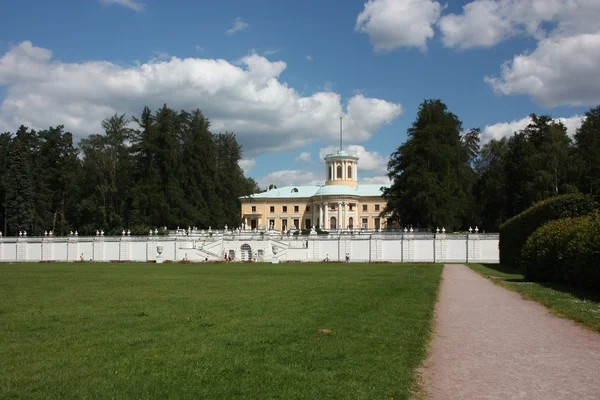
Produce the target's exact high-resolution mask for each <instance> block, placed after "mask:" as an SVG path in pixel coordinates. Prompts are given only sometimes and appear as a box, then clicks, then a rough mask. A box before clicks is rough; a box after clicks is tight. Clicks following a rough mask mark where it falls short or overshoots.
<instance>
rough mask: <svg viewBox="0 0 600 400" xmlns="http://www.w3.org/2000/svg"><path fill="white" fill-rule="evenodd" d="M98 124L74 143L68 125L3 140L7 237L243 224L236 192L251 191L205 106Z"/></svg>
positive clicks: (0, 159) (0, 180) (0, 156)
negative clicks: (99, 129) (203, 109)
mask: <svg viewBox="0 0 600 400" xmlns="http://www.w3.org/2000/svg"><path fill="white" fill-rule="evenodd" d="M133 121H134V122H136V124H135V125H137V126H138V127H137V128H135V129H134V128H131V127H130V126H131V125H132V124H130V122H129V121H128V120H127V119H126V117H125V115H114V116H113V117H111V118H108V119H106V120H104V121H103V122H102V128H103V130H104V132H103V133H97V134H92V135H89V136H88V137H86V138H85V139H82V140H81V141H80V142H79V143H78V145H77V146H76V145H74V143H73V135H72V134H71V133H69V132H66V131H65V130H64V127H63V126H57V127H51V128H49V129H46V130H40V131H34V130H31V129H28V128H27V127H24V126H21V127H20V128H19V129H18V130H17V132H15V133H14V134H13V133H2V134H0V171H1V172H0V199H1V200H2V201H0V218H1V221H2V223H3V225H4V226H3V227H2V228H3V229H2V230H3V231H4V230H6V231H7V233H8V234H9V235H15V234H16V233H17V232H19V231H27V232H28V233H30V234H34V235H41V234H43V232H44V231H50V230H52V231H53V232H54V233H55V235H65V234H66V233H67V232H69V231H71V230H78V231H79V232H80V233H82V234H92V233H95V232H96V230H97V229H103V230H104V231H105V232H106V233H107V234H115V233H118V232H120V231H121V230H122V229H129V230H131V231H132V232H133V233H139V234H142V233H146V232H148V230H149V229H150V228H153V229H155V228H162V227H164V226H166V227H168V228H175V227H176V226H181V227H187V226H202V227H207V226H214V227H222V226H224V225H225V224H228V225H230V226H237V225H239V223H240V215H239V210H240V203H239V200H238V197H239V196H242V195H245V194H248V193H255V192H256V191H257V190H258V188H257V185H256V182H255V181H254V180H253V179H252V178H246V177H245V176H244V174H243V171H242V169H241V168H240V167H239V165H238V161H239V160H240V159H241V158H242V149H241V146H240V145H239V144H238V142H237V140H236V138H235V135H234V134H233V133H218V134H216V133H213V132H211V131H210V121H209V120H208V118H206V117H205V116H204V115H203V114H202V113H201V112H200V111H199V110H196V111H193V112H186V111H180V112H177V111H175V110H172V109H170V108H168V107H167V106H166V105H165V106H163V107H162V108H161V109H159V110H157V111H156V112H155V113H153V112H152V111H151V110H150V109H149V108H147V107H146V108H145V109H144V110H143V112H142V113H141V115H140V116H139V118H133Z"/></svg>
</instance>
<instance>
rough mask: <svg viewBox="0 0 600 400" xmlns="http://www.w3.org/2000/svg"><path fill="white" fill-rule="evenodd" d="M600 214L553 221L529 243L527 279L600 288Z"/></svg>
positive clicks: (523, 255)
mask: <svg viewBox="0 0 600 400" xmlns="http://www.w3.org/2000/svg"><path fill="white" fill-rule="evenodd" d="M599 237H600V216H599V215H598V214H597V213H594V214H592V215H588V216H584V217H577V218H564V219H560V220H555V221H551V222H549V223H547V224H545V225H544V226H542V227H540V228H538V229H537V230H536V231H535V232H534V233H533V234H532V235H531V236H529V238H528V239H527V242H526V243H525V246H523V250H522V253H521V262H522V266H523V269H524V275H525V278H527V279H529V280H536V281H548V282H558V283H567V284H570V285H573V286H581V287H588V288H592V289H596V290H600V241H598V238H599Z"/></svg>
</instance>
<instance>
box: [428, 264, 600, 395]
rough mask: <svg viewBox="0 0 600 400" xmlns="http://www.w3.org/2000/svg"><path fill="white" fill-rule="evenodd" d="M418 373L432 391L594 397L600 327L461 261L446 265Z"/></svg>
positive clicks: (599, 372)
mask: <svg viewBox="0 0 600 400" xmlns="http://www.w3.org/2000/svg"><path fill="white" fill-rule="evenodd" d="M436 318H437V326H436V333H435V336H434V339H433V341H432V347H431V353H430V356H429V359H428V360H427V362H426V363H425V368H424V371H423V373H424V379H425V383H426V386H427V391H428V393H429V396H430V398H431V399H444V400H449V399H461V400H462V399H544V400H553V399H569V400H579V399H595V400H597V399H600V335H598V334H596V333H594V332H591V331H588V330H585V329H583V328H581V327H579V326H577V325H575V324H574V323H572V322H571V321H568V320H564V319H561V318H557V317H554V316H553V315H551V314H550V313H549V312H548V310H547V309H546V308H545V307H543V306H541V305H539V304H538V303H535V302H533V301H527V300H524V299H522V298H521V296H520V295H519V294H517V293H513V292H511V291H509V290H506V289H504V288H501V287H500V286H497V285H495V284H493V283H492V282H490V281H489V280H487V279H485V278H483V277H481V276H480V275H478V274H477V273H475V272H473V271H472V270H471V269H469V268H468V267H466V266H464V265H446V266H445V267H444V272H443V281H442V287H441V291H440V299H439V302H438V304H437V305H436Z"/></svg>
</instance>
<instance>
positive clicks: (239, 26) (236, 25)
mask: <svg viewBox="0 0 600 400" xmlns="http://www.w3.org/2000/svg"><path fill="white" fill-rule="evenodd" d="M246 28H248V24H247V23H246V22H244V20H243V19H242V18H241V17H237V18H236V19H235V21H233V26H232V27H231V28H229V29H227V31H226V32H225V33H227V34H228V35H233V34H234V33H236V32H240V31H243V30H245V29H246Z"/></svg>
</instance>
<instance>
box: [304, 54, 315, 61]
mask: <svg viewBox="0 0 600 400" xmlns="http://www.w3.org/2000/svg"><path fill="white" fill-rule="evenodd" d="M304 58H306V59H307V60H308V61H312V60H313V58H312V56H311V55H310V54H309V55H307V56H306V57H304Z"/></svg>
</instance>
